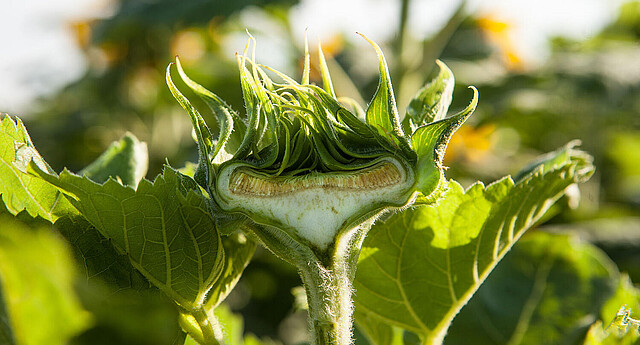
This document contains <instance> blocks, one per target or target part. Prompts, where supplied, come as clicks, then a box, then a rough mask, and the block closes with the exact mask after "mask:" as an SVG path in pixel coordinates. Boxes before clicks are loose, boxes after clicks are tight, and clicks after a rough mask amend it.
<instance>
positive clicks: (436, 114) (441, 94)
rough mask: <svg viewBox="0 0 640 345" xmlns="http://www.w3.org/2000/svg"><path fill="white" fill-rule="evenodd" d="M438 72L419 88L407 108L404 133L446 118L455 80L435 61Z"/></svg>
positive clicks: (403, 121)
mask: <svg viewBox="0 0 640 345" xmlns="http://www.w3.org/2000/svg"><path fill="white" fill-rule="evenodd" d="M436 63H437V64H438V67H439V68H440V72H439V73H438V76H437V77H435V78H434V79H433V80H432V81H431V82H429V83H428V84H427V85H425V86H424V87H423V88H421V89H420V90H419V91H418V92H417V93H416V95H415V96H414V97H413V99H412V100H411V101H410V102H409V105H408V106H407V112H406V114H405V116H404V119H403V120H402V128H403V129H404V131H405V133H413V132H414V131H415V130H416V129H417V128H418V127H420V126H423V125H426V124H429V123H431V122H435V121H440V120H442V119H444V118H445V117H446V116H447V110H448V109H449V105H450V104H451V100H452V97H453V87H454V85H455V79H454V77H453V72H451V70H450V69H449V67H447V65H445V64H444V62H442V61H440V60H436Z"/></svg>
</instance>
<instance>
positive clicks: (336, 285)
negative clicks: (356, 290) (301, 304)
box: [300, 261, 353, 345]
mask: <svg viewBox="0 0 640 345" xmlns="http://www.w3.org/2000/svg"><path fill="white" fill-rule="evenodd" d="M300 272H301V276H302V281H303V283H304V286H305V289H306V291H307V301H308V304H309V321H310V324H311V327H312V329H313V330H312V334H313V338H314V339H313V344H315V345H329V344H331V345H349V344H351V343H352V341H351V328H352V325H353V321H352V318H351V317H352V313H353V301H352V300H351V291H352V289H351V279H350V277H351V276H352V274H351V272H350V269H349V268H348V267H345V265H343V264H336V263H334V264H332V265H331V267H324V266H323V265H322V264H321V263H320V262H319V261H315V262H309V263H308V265H307V266H306V267H304V268H302V269H301V271H300Z"/></svg>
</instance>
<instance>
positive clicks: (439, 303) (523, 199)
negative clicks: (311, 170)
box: [354, 151, 593, 344]
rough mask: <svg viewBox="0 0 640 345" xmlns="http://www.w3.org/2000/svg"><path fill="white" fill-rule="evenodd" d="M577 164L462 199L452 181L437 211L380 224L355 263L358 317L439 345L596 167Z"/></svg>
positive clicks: (540, 170)
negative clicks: (492, 275) (530, 232)
mask: <svg viewBox="0 0 640 345" xmlns="http://www.w3.org/2000/svg"><path fill="white" fill-rule="evenodd" d="M572 152H573V151H572ZM576 156H578V158H575V157H576ZM579 156H581V153H580V152H579V151H576V152H574V153H573V154H571V155H570V156H569V157H568V158H567V160H566V161H565V162H563V164H558V165H554V166H553V167H552V168H549V167H546V166H544V165H540V166H538V167H537V168H536V169H535V170H534V171H532V172H531V173H530V174H528V175H526V176H525V177H523V178H522V179H520V180H519V181H518V182H517V183H514V181H513V180H512V179H511V178H510V177H506V178H503V179H502V180H499V181H497V182H495V183H493V184H491V185H489V186H487V187H485V186H484V185H482V184H481V183H477V184H475V185H473V186H471V187H470V188H469V189H467V190H466V191H465V190H464V189H463V188H462V187H461V186H460V185H459V184H458V183H456V182H455V181H452V182H450V183H449V191H448V192H447V193H446V194H445V195H444V197H443V198H442V199H440V200H439V201H438V203H437V205H426V206H419V207H414V208H411V209H408V210H406V211H404V212H402V213H398V214H395V215H393V216H391V217H390V218H389V219H388V220H386V221H385V222H384V223H377V224H375V225H374V226H373V227H372V229H371V231H370V232H369V234H368V236H367V237H366V239H365V241H364V243H363V248H362V252H361V254H360V259H359V262H358V271H357V274H356V279H355V283H354V287H355V288H356V290H357V293H356V298H355V302H356V310H357V311H358V313H359V314H361V313H365V314H367V315H372V316H373V317H377V318H379V319H380V320H382V321H385V322H386V323H388V324H391V325H395V326H398V327H402V328H404V329H407V330H410V331H412V332H415V333H418V334H419V335H421V336H422V337H424V343H425V344H437V343H438V342H439V341H441V340H442V338H443V337H444V334H445V332H446V330H447V328H448V327H449V325H450V323H451V320H452V319H453V317H454V316H455V315H456V314H457V313H458V311H460V309H461V308H462V306H464V305H465V303H466V302H467V301H468V300H469V299H470V298H471V296H472V295H473V294H474V292H475V291H476V290H477V289H478V287H479V286H480V284H482V282H483V281H484V279H485V278H486V277H487V275H488V274H489V272H491V270H492V269H493V268H494V267H495V265H496V264H497V263H498V262H499V261H500V260H501V259H502V257H503V256H504V255H505V254H506V252H507V251H508V250H509V249H510V248H511V246H512V245H513V244H514V243H515V241H517V239H518V238H519V237H520V236H521V235H522V233H524V231H525V230H526V229H528V228H529V227H530V226H532V225H533V224H534V223H535V222H536V221H537V220H538V219H540V217H541V216H542V215H543V214H544V213H545V211H546V210H547V209H548V208H549V207H550V206H551V204H552V203H553V202H554V201H555V200H557V199H558V198H559V197H560V196H561V195H562V194H563V191H564V190H565V189H566V188H567V187H568V186H569V185H572V184H574V183H577V182H581V181H583V180H585V179H587V178H588V177H589V176H590V174H591V173H592V171H593V167H592V166H591V165H590V164H589V162H587V161H584V160H582V159H581V157H579Z"/></svg>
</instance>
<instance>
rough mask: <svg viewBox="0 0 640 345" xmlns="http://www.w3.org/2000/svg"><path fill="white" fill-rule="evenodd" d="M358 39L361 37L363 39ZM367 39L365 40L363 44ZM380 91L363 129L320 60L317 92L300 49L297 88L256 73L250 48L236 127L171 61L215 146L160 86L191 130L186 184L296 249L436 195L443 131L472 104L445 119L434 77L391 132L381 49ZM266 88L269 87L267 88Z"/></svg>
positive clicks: (446, 78)
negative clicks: (194, 153) (193, 156)
mask: <svg viewBox="0 0 640 345" xmlns="http://www.w3.org/2000/svg"><path fill="white" fill-rule="evenodd" d="M363 37H364V36H363ZM365 39H367V38H366V37H365ZM367 41H369V42H370V43H371V44H372V46H373V47H374V48H375V50H376V52H377V54H378V59H379V63H380V80H379V85H378V90H377V91H376V93H375V95H374V96H373V99H372V100H371V102H370V104H369V105H368V107H367V109H366V111H362V112H357V113H362V114H365V116H364V119H363V118H360V117H358V116H357V115H356V114H354V112H352V111H350V110H349V109H353V108H352V105H353V103H354V102H350V104H349V105H348V106H346V105H343V103H341V102H339V101H338V99H337V97H336V95H335V93H334V90H333V86H332V82H331V77H330V75H329V71H328V69H327V67H326V63H325V57H324V56H323V55H322V50H321V49H319V52H320V62H321V66H320V71H321V76H322V80H323V87H322V88H321V87H319V86H316V85H314V84H311V83H309V71H310V66H309V63H308V61H309V58H308V49H306V56H305V67H304V71H303V77H302V82H300V83H298V82H297V81H295V80H294V79H292V78H290V77H288V76H286V75H284V74H282V73H280V72H278V71H275V70H273V69H271V68H268V67H264V66H261V65H258V64H257V63H256V62H255V58H254V56H253V55H254V53H252V54H251V56H250V54H249V51H250V49H249V47H250V43H252V42H253V47H254V50H255V42H254V40H253V38H251V39H250V41H249V44H247V48H246V49H245V51H244V53H243V54H242V55H240V56H238V57H237V60H238V67H239V70H240V80H241V85H242V92H243V96H244V103H245V108H246V117H245V118H241V117H240V116H239V115H238V114H237V113H236V112H235V111H233V110H232V109H231V108H230V107H229V106H228V105H226V103H225V102H224V101H222V100H221V99H220V98H219V97H218V96H216V95H215V94H213V93H212V92H210V91H208V90H206V89H205V88H204V87H202V86H201V85H199V84H197V83H196V82H194V81H193V80H191V79H190V78H189V77H188V76H187V75H186V73H185V72H184V70H183V69H182V67H181V65H180V62H179V60H178V59H176V66H177V70H178V73H179V75H180V77H181V79H182V80H183V81H184V82H185V83H186V84H187V86H189V87H190V88H191V89H192V90H193V91H194V92H195V93H196V94H198V95H199V96H200V97H202V99H203V100H204V101H205V102H206V103H207V104H208V105H209V106H210V108H211V110H212V111H213V113H214V114H216V115H217V116H218V125H219V128H220V131H219V134H218V137H217V140H214V139H213V138H214V136H213V134H212V133H211V131H210V129H209V127H208V126H207V124H206V122H205V121H204V119H203V117H202V116H201V115H200V113H199V112H198V111H197V109H196V108H195V107H193V106H192V105H191V102H190V101H189V100H188V99H187V98H186V97H184V96H183V95H182V94H181V93H180V91H179V90H178V89H177V88H176V87H175V85H174V84H173V81H172V79H171V73H170V71H171V70H170V67H171V65H170V66H169V68H168V69H167V83H168V85H169V88H170V89H171V91H172V93H173V95H174V96H175V97H176V99H177V100H178V101H179V102H180V104H181V105H182V106H183V107H184V108H185V110H187V112H188V113H189V115H190V117H191V120H192V122H193V125H194V128H195V132H196V137H197V139H198V145H199V150H200V158H199V162H198V167H197V169H196V173H195V179H196V181H198V183H199V184H200V185H201V186H202V187H203V188H205V189H206V190H207V191H208V192H209V193H210V194H211V195H212V197H213V199H214V200H215V202H216V204H217V205H218V206H219V207H220V209H221V210H222V211H224V212H229V213H240V214H243V215H245V216H247V217H248V218H250V219H251V220H252V221H253V222H256V223H258V224H262V225H266V226H271V227H276V228H279V229H282V230H284V231H285V232H286V233H287V234H288V235H289V236H290V237H291V238H292V239H293V240H294V241H296V242H299V243H303V244H305V245H308V246H310V247H313V248H316V249H320V250H325V249H327V248H329V247H330V246H331V245H332V244H333V243H334V241H335V238H336V236H338V234H340V233H341V232H342V231H344V230H347V229H350V228H353V227H354V226H357V225H358V224H359V223H361V222H362V221H363V220H366V219H368V218H370V217H372V216H374V215H375V214H378V213H379V212H381V211H383V210H384V209H387V208H393V207H396V208H397V207H402V206H405V205H407V204H408V203H411V202H412V201H413V200H415V198H416V196H420V197H421V200H435V199H436V198H437V196H438V195H439V194H440V193H441V192H442V191H443V189H444V185H445V179H444V175H443V167H442V159H443V155H444V150H445V148H446V145H447V143H448V141H449V139H450V138H451V135H452V134H453V132H454V131H455V130H456V129H457V128H458V127H460V125H461V124H462V123H463V122H464V121H465V120H466V118H467V117H468V116H470V115H471V113H472V112H473V110H474V109H475V106H476V104H477V91H476V90H475V88H474V89H473V91H474V97H473V100H472V102H471V104H470V105H469V106H468V107H467V108H466V109H464V110H463V111H462V112H460V113H458V114H456V115H454V116H451V117H449V118H446V117H445V116H446V112H447V109H448V106H449V103H450V102H451V92H452V89H453V84H452V83H453V76H452V73H451V71H450V70H449V69H448V68H447V67H446V66H445V65H444V64H443V63H441V62H438V64H439V66H440V69H441V73H440V74H439V76H438V77H437V78H436V80H435V81H434V82H432V83H431V84H428V85H427V87H426V88H425V89H423V90H421V91H420V92H419V93H418V95H417V96H416V98H415V99H414V100H413V101H412V102H411V105H410V109H408V112H407V115H405V119H404V120H403V121H400V118H399V115H398V110H397V108H396V104H395V98H394V95H393V89H392V85H391V80H390V77H389V72H388V68H387V64H386V62H385V59H384V56H383V54H382V51H381V49H380V47H378V45H377V44H375V43H374V42H372V41H370V40H369V39H367ZM272 77H273V78H274V79H276V81H274V79H272Z"/></svg>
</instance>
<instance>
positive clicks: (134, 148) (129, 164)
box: [79, 133, 149, 187]
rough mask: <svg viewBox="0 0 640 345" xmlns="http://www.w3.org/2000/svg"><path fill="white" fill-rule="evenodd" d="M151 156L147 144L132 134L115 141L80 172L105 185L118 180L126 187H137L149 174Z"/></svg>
mask: <svg viewBox="0 0 640 345" xmlns="http://www.w3.org/2000/svg"><path fill="white" fill-rule="evenodd" d="M148 164H149V155H148V153H147V144H146V143H144V142H141V141H139V140H138V138H136V137H135V136H134V135H133V134H131V133H126V134H125V135H124V136H123V137H122V138H121V139H120V140H118V141H114V142H113V143H111V145H109V147H108V148H107V149H106V150H105V151H104V152H103V153H102V154H101V155H100V157H98V158H97V159H96V160H95V161H93V162H92V163H91V164H89V165H88V166H87V167H85V168H84V169H82V170H81V171H80V172H79V175H86V176H87V177H89V178H90V179H91V180H93V181H95V182H98V183H104V182H105V181H107V180H108V179H109V177H113V178H118V179H120V181H121V182H122V184H124V185H125V186H131V187H135V186H137V185H138V183H139V182H140V180H142V179H143V178H144V175H146V174H147V168H148Z"/></svg>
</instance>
